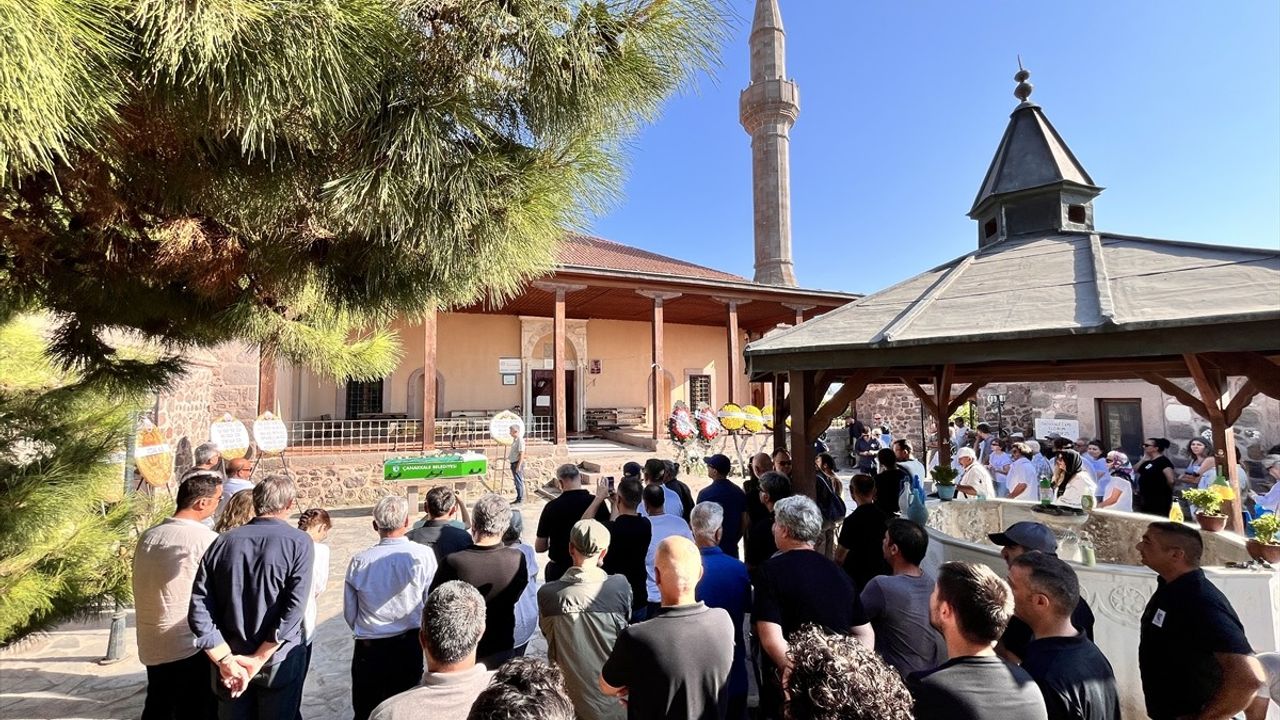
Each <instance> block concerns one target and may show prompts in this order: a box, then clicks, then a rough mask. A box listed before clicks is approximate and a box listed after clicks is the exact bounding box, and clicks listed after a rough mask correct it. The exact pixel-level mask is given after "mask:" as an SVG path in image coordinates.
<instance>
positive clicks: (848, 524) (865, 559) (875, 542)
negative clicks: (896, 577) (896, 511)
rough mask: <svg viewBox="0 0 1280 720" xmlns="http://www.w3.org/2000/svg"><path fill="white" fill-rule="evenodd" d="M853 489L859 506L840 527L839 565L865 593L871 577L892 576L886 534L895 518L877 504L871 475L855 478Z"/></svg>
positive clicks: (837, 558)
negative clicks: (885, 539) (891, 520)
mask: <svg viewBox="0 0 1280 720" xmlns="http://www.w3.org/2000/svg"><path fill="white" fill-rule="evenodd" d="M849 488H850V490H851V491H852V492H853V501H854V502H856V503H858V507H857V508H855V509H854V511H853V512H851V513H849V517H847V518H845V519H844V524H843V525H841V526H840V538H839V539H838V540H837V541H836V562H837V563H840V566H841V567H843V568H844V571H845V574H847V575H848V576H849V579H850V580H852V581H853V589H854V590H857V591H858V592H859V593H861V592H862V589H863V588H865V587H866V586H867V583H869V582H871V578H873V577H876V576H877V575H888V574H889V573H890V570H889V564H888V563H887V562H885V560H884V531H885V529H886V528H887V527H888V523H889V520H890V518H892V517H893V516H892V515H889V514H888V513H886V512H885V511H884V510H882V509H880V506H879V505H878V504H877V503H876V502H875V498H876V492H877V490H876V481H875V480H873V479H872V478H871V476H870V475H867V474H865V473H864V474H858V475H854V476H853V479H852V480H850V481H849Z"/></svg>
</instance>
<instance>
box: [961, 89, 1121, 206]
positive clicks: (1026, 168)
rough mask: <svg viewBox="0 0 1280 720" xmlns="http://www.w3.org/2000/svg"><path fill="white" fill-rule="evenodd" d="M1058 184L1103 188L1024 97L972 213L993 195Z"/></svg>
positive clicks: (1006, 129)
mask: <svg viewBox="0 0 1280 720" xmlns="http://www.w3.org/2000/svg"><path fill="white" fill-rule="evenodd" d="M1059 184H1064V185H1072V186H1075V187H1079V188H1089V189H1092V190H1094V191H1095V192H1094V194H1097V192H1100V191H1101V188H1099V187H1097V186H1096V185H1094V184H1093V178H1091V177H1089V173H1088V172H1087V171H1085V169H1084V166H1083V165H1081V164H1080V161H1079V160H1077V159H1076V156H1075V154H1074V153H1072V152H1071V148H1069V147H1067V143H1066V142H1065V141H1063V139H1062V136H1061V135H1059V134H1058V131H1057V130H1056V129H1054V127H1053V123H1051V122H1049V118H1047V117H1045V114H1044V111H1042V110H1041V109H1040V106H1039V105H1037V104H1035V103H1033V102H1030V101H1023V102H1022V103H1020V104H1019V105H1018V106H1017V107H1016V108H1014V110H1013V113H1012V114H1011V115H1009V125H1008V126H1007V127H1006V128H1005V130H1004V136H1003V137H1002V138H1000V145H999V147H997V148H996V154H995V156H994V157H992V158H991V166H990V167H989V168H987V174H986V176H985V177H984V178H983V179H982V186H981V187H980V188H979V189H978V195H977V197H975V198H974V200H973V207H972V208H971V209H970V210H969V214H970V216H976V215H977V214H978V213H979V208H980V207H982V206H983V205H984V204H986V203H987V201H988V200H990V199H991V198H994V197H997V196H1002V195H1009V194H1012V193H1018V192H1023V191H1026V190H1031V189H1034V188H1042V187H1050V186H1054V185H1059Z"/></svg>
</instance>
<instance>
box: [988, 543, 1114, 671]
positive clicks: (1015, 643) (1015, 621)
mask: <svg viewBox="0 0 1280 720" xmlns="http://www.w3.org/2000/svg"><path fill="white" fill-rule="evenodd" d="M987 537H988V538H989V539H990V540H991V542H993V543H995V544H996V545H999V546H1000V556H1001V557H1003V558H1004V561H1005V563H1006V564H1009V565H1012V564H1013V561H1014V560H1016V559H1017V558H1018V557H1020V556H1021V555H1023V554H1024V553H1027V552H1031V551H1032V550H1035V551H1039V552H1042V553H1044V554H1045V555H1052V556H1054V557H1057V556H1058V538H1057V537H1056V536H1054V534H1053V531H1052V530H1050V529H1049V528H1048V526H1046V525H1043V524H1041V523H1038V522H1027V521H1023V522H1016V523H1014V524H1012V525H1010V526H1009V527H1008V528H1006V529H1005V531H1004V532H1000V533H991V534H990V535H988V536H987ZM1093 620H1094V618H1093V609H1092V608H1090V607H1089V603H1088V602H1086V601H1085V599H1084V595H1081V596H1080V600H1079V602H1077V603H1076V606H1075V610H1073V611H1072V612H1071V625H1072V626H1073V627H1075V629H1077V630H1079V631H1080V632H1082V633H1084V634H1085V637H1087V638H1089V639H1090V640H1093ZM1034 639H1035V633H1033V632H1032V630H1031V626H1030V625H1028V624H1027V623H1026V622H1024V621H1023V620H1022V618H1019V617H1018V616H1017V615H1014V616H1013V617H1011V618H1009V626H1008V627H1007V628H1005V631H1004V634H1003V635H1002V636H1001V637H1000V642H999V643H998V644H997V645H996V654H998V655H999V656H1000V657H1002V658H1004V659H1006V660H1008V661H1009V662H1014V663H1020V662H1022V658H1023V657H1025V656H1026V652H1027V646H1028V645H1030V644H1031V641H1032V640H1034Z"/></svg>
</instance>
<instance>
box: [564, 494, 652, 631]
mask: <svg viewBox="0 0 1280 720" xmlns="http://www.w3.org/2000/svg"><path fill="white" fill-rule="evenodd" d="M643 491H644V486H643V485H641V484H640V478H639V477H630V476H626V477H623V478H622V480H621V482H619V483H618V489H617V491H616V493H615V495H614V497H613V518H612V519H610V520H607V521H605V522H604V523H602V524H603V525H604V526H605V527H606V528H608V530H609V537H610V540H609V552H608V553H606V554H605V556H604V562H603V564H601V566H600V567H601V568H603V569H604V571H605V572H606V573H608V574H610V575H623V576H625V577H626V578H627V583H629V584H630V585H631V622H633V623H637V622H641V621H643V620H644V619H645V615H646V612H645V611H646V609H647V608H646V606H647V605H648V604H649V593H648V590H647V588H646V585H645V581H646V580H647V579H648V576H649V575H648V571H647V569H646V568H645V564H644V561H645V557H646V556H647V555H648V553H649V542H650V540H651V539H652V538H653V526H652V525H650V524H649V518H646V517H640V513H639V512H638V509H639V507H640V498H641V493H642V492H643ZM608 496H609V484H608V481H607V480H604V479H601V480H600V481H599V482H597V483H596V496H595V499H594V500H592V501H591V505H590V506H588V507H587V509H586V511H585V512H583V513H582V518H581V519H582V520H592V519H595V518H596V517H598V511H599V509H600V508H601V507H603V505H604V501H605V498H606V497H608Z"/></svg>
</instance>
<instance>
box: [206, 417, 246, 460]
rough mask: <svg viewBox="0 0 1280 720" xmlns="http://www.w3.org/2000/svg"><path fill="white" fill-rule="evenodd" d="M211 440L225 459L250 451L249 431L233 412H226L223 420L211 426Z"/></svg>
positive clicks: (231, 458) (241, 455) (232, 458)
mask: <svg viewBox="0 0 1280 720" xmlns="http://www.w3.org/2000/svg"><path fill="white" fill-rule="evenodd" d="M209 442H211V443H213V444H214V445H217V446H218V452H220V453H222V458H223V459H224V460H234V459H235V458H238V457H244V455H245V453H247V452H248V451H249V431H248V430H247V429H245V426H244V423H242V422H240V421H239V420H237V419H235V418H233V417H231V413H224V414H223V416H222V419H221V420H219V421H218V422H215V423H214V424H212V425H210V426H209Z"/></svg>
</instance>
